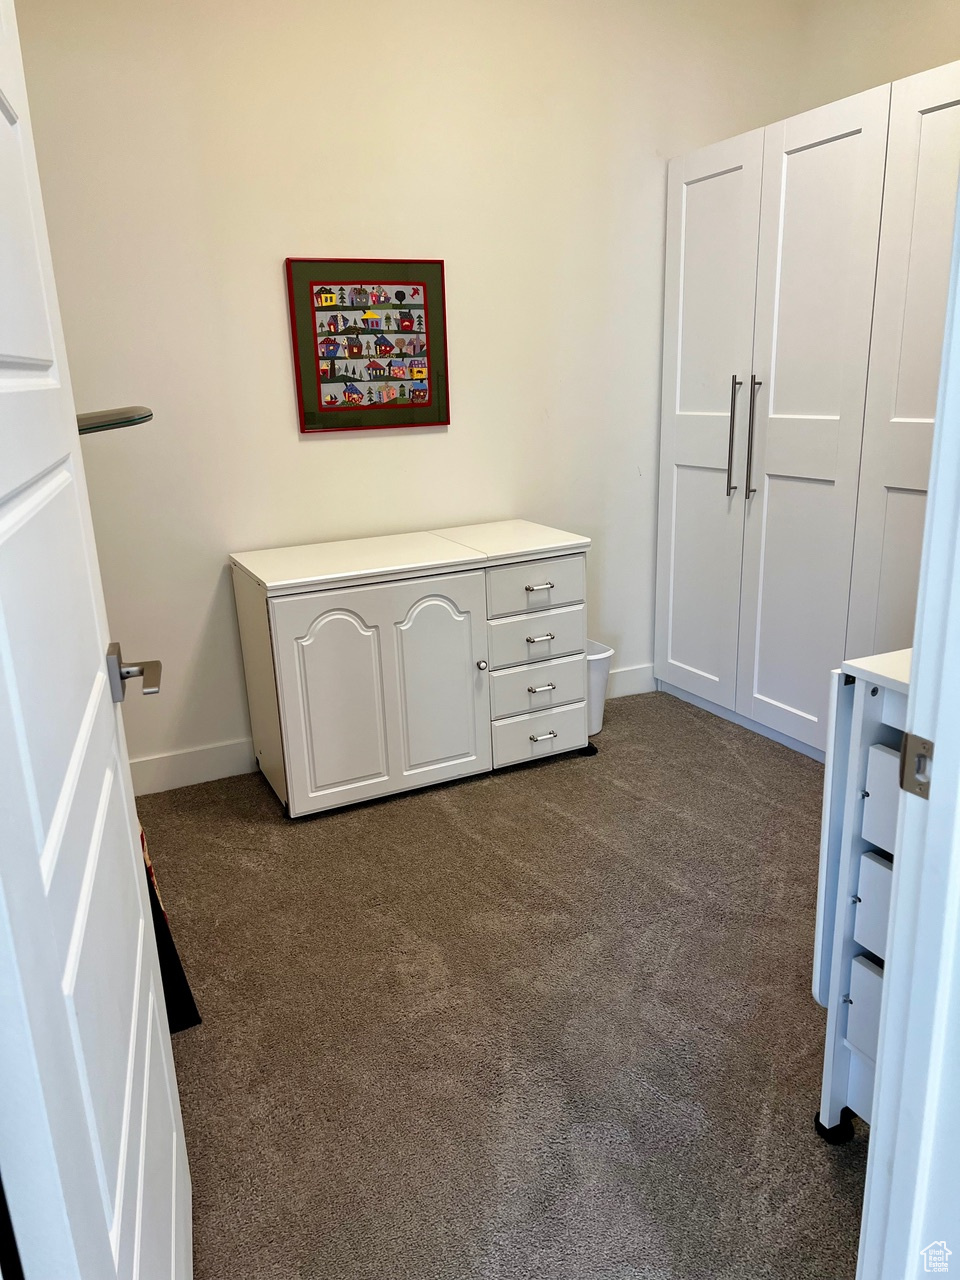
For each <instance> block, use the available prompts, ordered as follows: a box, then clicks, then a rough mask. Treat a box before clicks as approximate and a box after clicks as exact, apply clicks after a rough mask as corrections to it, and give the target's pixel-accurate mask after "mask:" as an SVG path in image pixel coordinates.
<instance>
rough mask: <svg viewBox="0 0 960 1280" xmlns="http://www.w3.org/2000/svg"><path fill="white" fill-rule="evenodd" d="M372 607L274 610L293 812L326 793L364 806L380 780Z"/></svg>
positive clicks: (381, 734) (383, 759) (382, 754)
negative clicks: (353, 799)
mask: <svg viewBox="0 0 960 1280" xmlns="http://www.w3.org/2000/svg"><path fill="white" fill-rule="evenodd" d="M375 602H376V596H375V595H373V596H371V597H370V598H369V599H367V600H365V599H364V598H363V597H361V596H359V595H358V594H357V593H355V592H354V593H351V592H331V593H329V594H323V593H320V594H317V595H310V596H295V597H292V598H289V599H284V600H280V601H276V602H275V617H276V619H277V627H276V640H275V647H276V649H277V652H278V664H279V668H280V678H281V682H282V684H283V687H284V696H283V697H282V698H281V700H280V704H281V707H284V708H285V712H286V716H287V720H288V723H287V741H286V755H287V759H288V764H289V766H290V772H291V783H292V788H291V789H292V792H293V795H292V808H293V810H294V812H306V811H307V810H308V809H309V808H310V807H311V800H312V798H315V797H319V796H322V795H324V794H325V793H330V792H338V793H340V794H341V796H342V795H344V793H350V794H352V795H355V796H356V798H357V799H358V800H359V799H365V798H367V796H368V795H370V794H378V790H377V788H378V786H379V785H380V784H383V783H385V782H386V780H387V778H388V775H389V769H390V764H389V757H388V751H387V710H386V704H385V696H384V687H383V662H382V654H381V645H382V626H381V625H379V624H378V621H377V620H376V618H372V619H371V618H370V617H369V614H370V610H369V608H367V605H369V604H370V603H375ZM340 802H341V803H344V800H341V801H340ZM346 803H349V801H346Z"/></svg>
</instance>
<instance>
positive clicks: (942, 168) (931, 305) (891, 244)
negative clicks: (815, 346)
mask: <svg viewBox="0 0 960 1280" xmlns="http://www.w3.org/2000/svg"><path fill="white" fill-rule="evenodd" d="M958 179H960V62H954V63H951V64H949V65H948V66H945V67H938V68H936V70H934V71H925V72H922V73H921V74H920V75H916V76H909V77H908V78H907V79H905V80H898V81H896V82H895V83H894V85H893V90H892V95H891V105H890V141H889V146H888V152H887V180H886V184H885V187H884V194H883V222H882V227H881V233H880V256H879V261H878V267H877V296H876V304H875V307H874V320H873V336H872V339H871V346H870V371H869V376H868V380H867V403H866V411H865V415H864V428H863V458H862V461H861V467H860V489H859V494H858V498H857V532H856V544H855V549H854V558H853V574H852V579H851V589H850V610H849V617H848V622H847V642H846V656H847V657H862V656H864V655H866V654H871V653H883V652H886V651H887V650H889V649H901V648H906V647H908V646H909V645H911V644H912V643H913V621H914V613H915V609H916V599H917V585H918V582H919V573H920V556H919V544H920V541H922V510H923V503H922V501H920V500H918V499H920V498H922V495H923V494H924V493H925V492H926V489H927V482H928V478H929V474H930V451H931V447H932V442H933V419H934V414H935V411H936V404H937V389H938V385H939V379H940V357H941V348H942V345H943V326H944V317H945V314H946V304H947V285H948V282H949V276H950V254H951V248H952V243H953V223H954V211H955V208H956V200H957V184H958ZM918 526H920V538H919V540H918V537H917V531H918ZM894 538H903V539H905V541H904V542H903V543H901V544H900V545H898V546H895V545H894V541H893V539H894ZM894 565H896V571H895V572H894V570H893V566H894Z"/></svg>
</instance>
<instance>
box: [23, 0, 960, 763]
mask: <svg viewBox="0 0 960 1280" xmlns="http://www.w3.org/2000/svg"><path fill="white" fill-rule="evenodd" d="M904 7H906V6H904ZM18 9H19V18H20V28H21V40H22V44H23V49H24V58H25V63H26V69H27V82H28V86H29V89H30V93H31V104H32V110H33V118H34V129H35V133H36V139H37V148H38V153H39V159H40V167H41V179H42V182H43V189H44V198H45V202H46V212H47V220H48V223H49V227H50V234H51V240H52V244H53V253H54V263H55V268H56V272H57V279H58V282H59V289H60V301H61V307H62V310H63V316H64V325H65V329H66V336H67V344H68V351H69V354H70V361H71V369H72V374H73V379H74V385H75V390H76V396H77V403H78V408H79V409H80V410H86V409H92V408H98V407H106V406H109V405H115V404H125V403H144V404H149V405H151V406H152V407H153V409H154V411H155V414H156V417H155V420H154V421H153V422H152V423H150V424H149V425H148V426H145V427H141V428H135V429H132V430H129V431H127V432H122V433H121V432H117V433H111V434H107V435H103V436H100V437H94V438H92V439H89V440H88V441H86V442H85V445H84V456H85V461H86V466H87V474H88V479H89V484H90V490H91V499H92V503H93V508H94V519H95V524H96V529H97V538H98V546H99V550H100V557H101V563H102V568H103V575H104V583H105V588H106V593H107V605H108V609H109V612H110V616H111V623H112V628H113V634H114V636H115V637H117V638H119V639H121V640H122V642H123V646H124V649H125V651H126V652H127V653H129V654H132V655H135V656H143V657H161V658H162V659H163V661H164V691H163V693H162V695H161V697H160V698H157V699H141V698H139V697H133V698H130V699H128V701H127V703H126V705H125V719H126V725H127V733H128V738H129V743H130V750H131V755H132V756H133V757H134V758H149V757H154V756H158V757H167V756H168V755H169V754H170V753H184V754H182V755H181V756H180V757H179V758H177V759H175V760H173V761H170V760H164V761H163V762H162V764H161V766H160V767H157V766H150V765H146V766H143V767H141V769H140V771H139V776H140V782H141V784H142V785H143V784H146V785H162V784H163V783H173V782H177V781H183V780H194V779H198V778H200V777H202V776H205V775H212V774H214V773H216V772H219V771H222V770H226V771H230V769H231V768H239V767H242V764H243V761H244V760H245V759H246V751H247V747H246V738H247V734H248V724H247V716H246V706H245V699H244V693H243V685H242V672H241V666H240V656H239V645H238V641H237V635H236V625H235V620H234V616H233V605H232V599H231V594H230V588H229V581H228V578H227V574H226V571H225V567H224V566H225V559H226V555H227V553H228V552H229V551H231V550H238V549H246V548H251V547H261V546H269V545H283V544H285V543H295V542H303V541H314V540H318V539H327V538H343V537H352V536H361V535H365V534H374V533H381V532H390V531H398V530H407V529H416V528H423V527H436V526H439V525H443V524H451V523H465V522H469V521H475V520H484V519H497V518H501V517H506V516H514V515H522V516H527V517H529V518H532V519H535V520H540V521H543V522H545V523H550V524H555V525H559V526H561V527H566V528H569V529H574V530H577V531H579V532H583V533H587V534H589V535H590V536H591V537H593V538H594V540H595V551H594V553H593V554H592V557H591V567H590V568H591V593H592V598H591V634H592V635H594V636H595V637H596V638H597V639H601V640H606V641H608V642H610V643H611V644H613V645H614V646H615V647H616V649H617V658H616V660H615V666H616V667H617V668H619V669H621V671H622V673H623V674H622V675H621V676H620V677H619V679H618V681H617V688H618V690H619V691H630V690H633V689H639V688H642V687H645V684H646V682H647V681H649V678H650V665H649V664H650V663H651V661H652V610H653V573H654V517H655V503H656V476H655V470H656V456H657V445H656V434H657V398H658V381H659V341H660V308H661V294H662V253H663V216H664V207H663V206H664V166H665V158H666V157H669V156H670V155H674V154H677V153H679V152H682V151H684V150H687V149H689V148H691V147H693V146H696V145H699V144H701V143H705V142H708V141H712V140H715V139H718V138H721V137H725V136H729V135H731V134H733V133H736V132H739V131H741V130H743V129H746V128H750V127H753V126H756V125H759V124H763V123H765V122H767V121H770V120H774V119H777V118H779V117H782V116H784V115H787V114H790V113H792V112H793V111H795V110H797V109H799V107H801V106H803V107H805V106H809V105H812V104H813V103H815V102H820V101H827V100H830V99H831V98H835V97H838V96H841V95H842V94H844V93H846V92H851V91H853V90H855V89H859V88H862V87H864V86H865V85H866V84H869V83H875V82H878V81H882V80H884V79H888V78H890V77H892V76H894V75H898V74H904V73H906V72H907V71H912V70H915V69H918V67H920V66H923V65H932V64H934V63H936V62H938V61H944V60H946V59H947V58H949V57H951V56H960V45H958V44H957V42H956V41H955V42H954V47H955V52H951V46H950V42H949V41H944V40H941V39H940V38H939V36H938V29H937V28H936V27H935V25H934V20H936V22H937V23H940V22H942V23H943V24H944V25H946V24H947V18H946V14H947V6H946V5H945V4H933V3H930V4H926V5H922V6H918V5H916V4H914V5H912V6H910V9H911V16H910V19H909V21H908V20H907V19H906V18H903V17H901V18H899V19H898V17H897V8H896V6H895V5H894V4H892V3H889V4H888V3H886V0H884V3H882V4H876V5H874V4H867V3H866V2H864V3H853V0H850V2H849V3H833V2H831V3H829V4H828V3H823V4H820V5H813V6H811V5H810V4H809V3H803V0H797V3H796V4H792V3H776V2H775V0H736V2H731V3H728V4H724V5H719V4H716V3H715V2H714V0H680V2H675V3H670V4H665V3H663V2H662V0H607V2H606V3H604V4H594V5H587V4H583V3H582V2H580V3H573V2H572V0H523V2H522V3H518V2H517V0H421V3H420V4H418V5H416V6H415V7H414V8H413V9H410V10H407V9H404V8H398V7H397V6H396V5H392V4H387V3H385V2H384V0H368V3H367V4H365V5H345V4H342V3H333V0H276V2H275V3H274V4H273V5H271V6H263V5H254V4H252V3H247V2H246V0H231V2H230V3H227V0H201V2H200V3H197V2H196V0H192V2H191V3H186V0H167V2H166V3H164V4H162V5H146V4H131V3H129V0H78V2H77V3H75V4H73V5H64V4H63V3H62V2H61V0H20V2H19V5H18ZM876 9H882V10H883V12H884V14H885V15H886V17H885V21H884V23H874V24H873V25H872V26H871V28H870V30H871V36H870V39H869V40H860V41H859V42H858V39H857V37H858V33H859V32H860V29H861V28H862V26H863V25H864V15H865V13H867V12H868V11H870V12H872V11H874V10H876ZM920 10H928V11H929V15H930V18H931V22H930V24H929V30H927V29H926V27H925V25H924V23H923V22H922V21H919V19H918V12H919V11H920ZM898 23H899V26H898V27H897V29H896V30H894V29H893V28H894V27H895V26H897V24H898ZM951 26H952V28H953V29H954V30H955V29H956V27H957V22H956V20H955V19H953V20H951ZM899 27H902V28H903V31H902V33H901V32H900V31H899ZM923 31H926V35H925V36H923V37H921V35H920V34H918V32H923ZM951 38H952V37H951ZM852 50H854V51H852ZM928 50H929V54H928V52H927V51H928ZM821 54H822V56H821ZM903 59H906V61H905V62H902V60H903ZM901 62H902V65H901ZM874 68H875V70H874ZM288 255H291V256H324V255H328V256H338V257H352V256H356V257H364V256H385V257H389V256H396V257H411V258H416V257H438V258H443V259H445V261H446V273H447V311H448V329H449V341H450V383H451V407H452V418H451V424H450V427H449V428H448V429H441V430H438V429H434V430H428V431H422V432H398V433H390V432H382V433H380V432H373V433H366V434H358V435H356V436H352V437H338V438H332V439H328V438H307V439H300V438H299V436H298V433H297V425H296V406H295V397H294V388H293V376H292V371H291V360H290V343H289V335H288V322H287V317H286V310H285V299H284V288H283V279H282V272H281V264H282V261H283V259H284V257H286V256H288ZM224 743H227V744H229V743H234V744H237V745H236V746H234V747H232V748H231V747H227V748H225V749H222V750H221V749H216V750H213V751H209V750H205V749H206V748H210V747H216V746H217V744H224Z"/></svg>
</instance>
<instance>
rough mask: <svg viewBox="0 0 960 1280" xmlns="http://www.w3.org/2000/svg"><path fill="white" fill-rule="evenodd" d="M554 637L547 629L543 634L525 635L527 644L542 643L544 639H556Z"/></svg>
mask: <svg viewBox="0 0 960 1280" xmlns="http://www.w3.org/2000/svg"><path fill="white" fill-rule="evenodd" d="M556 638H557V637H556V636H555V635H554V634H553V632H552V631H548V632H547V634H546V635H545V636H527V644H543V642H544V640H556Z"/></svg>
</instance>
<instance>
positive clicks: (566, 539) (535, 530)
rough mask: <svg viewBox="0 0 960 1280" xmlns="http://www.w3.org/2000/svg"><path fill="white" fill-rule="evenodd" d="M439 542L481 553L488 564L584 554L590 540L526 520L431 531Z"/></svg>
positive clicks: (468, 525)
mask: <svg viewBox="0 0 960 1280" xmlns="http://www.w3.org/2000/svg"><path fill="white" fill-rule="evenodd" d="M433 532H434V533H436V534H439V535H440V537H441V538H450V539H452V541H454V542H460V543H462V544H463V545H464V546H467V547H474V548H475V549H476V550H477V551H482V552H483V553H484V555H486V556H487V557H488V558H489V559H491V560H502V559H507V558H509V559H526V558H527V557H528V556H536V555H556V554H557V552H558V551H586V549H587V548H588V547H589V546H590V539H589V538H585V537H583V535H582V534H579V533H567V532H566V530H564V529H551V528H550V527H549V525H545V524H533V523H532V521H530V520H495V521H493V523H491V524H462V525H458V526H456V527H455V528H453V529H434V531H433Z"/></svg>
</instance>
